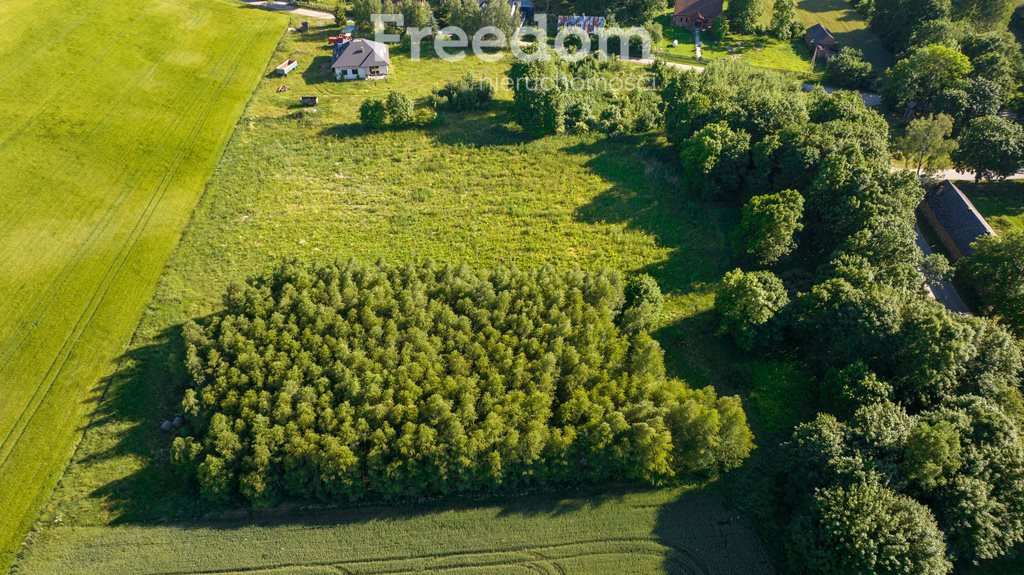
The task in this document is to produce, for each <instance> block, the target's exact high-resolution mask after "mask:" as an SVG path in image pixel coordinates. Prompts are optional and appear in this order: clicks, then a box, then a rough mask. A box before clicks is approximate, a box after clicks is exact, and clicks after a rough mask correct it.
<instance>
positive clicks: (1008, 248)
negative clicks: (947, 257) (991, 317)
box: [958, 232, 1024, 337]
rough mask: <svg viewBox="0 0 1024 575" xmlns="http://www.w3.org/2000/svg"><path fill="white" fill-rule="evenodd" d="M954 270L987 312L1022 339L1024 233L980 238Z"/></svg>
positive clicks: (1023, 321) (1023, 327)
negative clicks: (972, 289) (996, 317)
mask: <svg viewBox="0 0 1024 575" xmlns="http://www.w3.org/2000/svg"><path fill="white" fill-rule="evenodd" d="M974 248H975V250H976V251H975V252H974V254H973V255H972V256H970V257H969V258H966V259H965V260H962V261H961V262H960V264H959V266H958V271H959V273H960V276H961V277H963V278H964V279H965V280H967V281H968V282H969V283H970V284H971V286H973V287H974V289H975V291H977V292H978V295H979V296H980V297H981V300H982V302H983V303H984V304H985V305H986V306H988V307H989V309H990V310H991V312H992V313H993V314H995V315H997V316H998V317H1000V318H1002V320H1003V321H1004V322H1005V323H1006V325H1007V326H1009V328H1010V329H1011V330H1013V332H1014V333H1016V334H1017V336H1018V337H1024V233H1021V232H1011V233H1008V234H1005V235H1002V236H983V237H981V238H980V239H978V241H977V242H975V244H974Z"/></svg>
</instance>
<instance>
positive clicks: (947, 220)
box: [919, 180, 995, 260]
mask: <svg viewBox="0 0 1024 575" xmlns="http://www.w3.org/2000/svg"><path fill="white" fill-rule="evenodd" d="M919 209H920V211H921V214H922V215H923V216H924V219H925V220H926V221H927V222H928V224H929V225H930V226H931V227H932V229H934V230H935V233H936V234H938V236H939V240H940V241H941V242H942V245H943V246H944V247H945V248H946V251H947V252H949V255H950V256H951V257H952V259H953V260H958V259H960V258H962V257H965V256H970V255H972V254H973V253H974V249H973V248H971V244H972V243H974V241H975V240H977V239H978V238H979V237H981V236H986V235H992V236H994V235H995V231H994V230H993V229H992V226H990V225H988V222H987V221H985V217H984V216H982V215H981V213H980V212H978V209H977V208H975V207H974V204H972V203H971V200H970V199H968V198H967V196H966V195H964V193H963V192H962V191H960V188H958V187H956V185H955V184H953V182H951V181H949V180H945V181H944V182H942V183H941V184H939V185H937V186H935V187H933V188H932V189H930V190H928V192H927V193H926V194H925V196H924V201H923V202H921V206H920V208H919Z"/></svg>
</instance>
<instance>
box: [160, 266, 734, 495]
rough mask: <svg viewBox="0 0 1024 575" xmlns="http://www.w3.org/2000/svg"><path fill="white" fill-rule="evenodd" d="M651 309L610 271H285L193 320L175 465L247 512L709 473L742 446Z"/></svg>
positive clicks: (641, 291) (727, 408) (655, 298)
mask: <svg viewBox="0 0 1024 575" xmlns="http://www.w3.org/2000/svg"><path fill="white" fill-rule="evenodd" d="M660 306H661V292H660V290H658V288H657V284H656V283H654V282H653V280H652V279H650V278H647V277H639V278H631V279H630V280H629V281H628V282H623V280H622V278H621V276H620V275H619V274H618V273H615V272H598V273H583V272H578V271H564V272H562V271H555V270H554V269H550V268H548V269H540V270H536V271H531V272H525V271H517V270H514V269H506V268H498V269H495V270H492V271H489V272H474V271H470V270H468V269H466V268H463V267H447V266H436V265H432V264H425V265H420V266H407V267H391V266H387V265H383V264H378V265H375V266H366V265H360V264H356V263H351V262H350V263H337V264H333V265H327V266H323V267H314V268H307V267H303V266H300V265H297V264H295V263H284V264H282V265H281V266H280V267H279V268H278V269H276V270H275V271H274V272H273V273H272V274H270V275H269V276H267V277H261V278H256V279H253V280H250V281H249V282H247V283H245V284H237V285H233V286H232V287H231V288H230V289H229V290H228V292H227V294H226V295H225V298H224V309H223V311H221V312H219V313H217V314H215V315H213V316H211V317H209V318H207V319H205V320H203V321H202V323H201V324H197V323H190V324H188V325H187V326H186V328H185V330H184V332H185V340H186V343H187V360H186V363H187V367H188V371H189V373H190V374H191V377H192V378H193V386H192V387H191V388H190V389H188V390H187V392H186V393H185V397H184V399H183V401H182V406H183V408H184V411H185V412H186V413H187V415H188V418H189V420H190V423H191V426H192V427H191V431H190V432H189V434H188V435H185V436H182V437H179V438H176V439H175V441H174V449H173V454H174V460H175V461H176V462H177V463H178V464H179V465H180V466H182V468H184V469H186V470H188V471H189V473H191V474H194V477H195V479H196V480H197V482H198V484H199V489H200V491H201V493H202V495H203V497H205V498H208V499H214V500H216V499H226V498H234V497H238V496H241V497H242V498H244V499H246V500H248V501H250V502H252V503H253V504H257V505H262V504H269V503H272V502H275V501H278V500H280V499H281V498H284V497H291V498H301V499H322V500H359V499H364V498H376V499H395V498H404V497H417V496H424V495H436V494H446V493H454V492H466V491H483V490H494V489H499V488H517V487H522V486H529V485H549V484H557V483H579V482H600V481H608V480H638V481H646V482H661V481H665V480H669V479H671V478H674V477H682V476H694V475H696V476H713V475H715V474H717V473H719V472H721V471H723V470H727V469H730V468H733V467H735V466H737V465H739V464H740V463H741V462H742V461H743V460H744V459H745V457H746V456H747V454H748V452H749V451H750V449H751V447H752V444H751V434H750V431H749V429H748V428H747V425H746V421H745V419H744V414H743V411H742V409H741V408H740V405H739V402H738V400H737V399H736V398H729V397H721V398H717V397H715V395H714V393H713V391H711V390H710V389H704V390H691V389H688V388H686V387H685V386H683V385H682V384H681V383H680V382H677V381H672V380H668V379H666V376H665V370H664V366H663V359H662V351H661V348H660V347H659V346H658V344H657V342H655V341H654V340H653V339H652V338H651V337H650V335H648V333H647V329H649V328H650V326H651V325H652V323H653V321H654V320H655V318H656V316H657V314H658V312H659V310H660Z"/></svg>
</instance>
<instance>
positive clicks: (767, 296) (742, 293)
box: [715, 269, 789, 349]
mask: <svg viewBox="0 0 1024 575" xmlns="http://www.w3.org/2000/svg"><path fill="white" fill-rule="evenodd" d="M788 303H789V294H787V293H786V286H784V285H783V284H782V280H780V279H779V278H778V277H776V276H775V275H774V274H772V273H771V272H768V271H754V272H744V271H742V270H739V269H736V270H733V271H731V272H729V273H727V274H725V277H724V278H722V286H721V288H720V290H719V292H718V297H717V298H716V299H715V309H716V310H717V311H718V315H719V317H720V323H719V328H718V333H719V334H720V335H729V336H731V337H732V338H733V340H734V341H735V342H736V345H738V346H739V347H741V348H743V349H752V348H753V347H754V346H755V345H756V344H758V343H761V344H765V345H767V344H770V343H772V342H773V341H774V339H775V336H776V334H775V333H774V332H773V329H772V327H773V326H772V323H771V322H772V319H773V318H774V317H775V316H776V314H778V313H779V311H781V310H782V308H784V307H786V304H788Z"/></svg>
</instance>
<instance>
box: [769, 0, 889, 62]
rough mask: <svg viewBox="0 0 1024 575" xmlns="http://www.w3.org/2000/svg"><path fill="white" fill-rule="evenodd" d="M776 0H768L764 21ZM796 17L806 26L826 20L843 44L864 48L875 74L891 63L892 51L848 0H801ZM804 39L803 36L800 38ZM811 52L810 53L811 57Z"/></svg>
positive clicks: (822, 22) (824, 22) (828, 26)
mask: <svg viewBox="0 0 1024 575" xmlns="http://www.w3.org/2000/svg"><path fill="white" fill-rule="evenodd" d="M774 3H775V2H774V0H767V1H766V2H765V15H766V16H765V20H764V21H765V23H767V22H768V18H769V15H770V14H771V9H772V6H773V5H774ZM796 17H797V18H798V19H799V20H800V22H801V23H802V24H803V25H804V26H805V27H810V26H813V25H815V24H817V23H819V22H820V23H821V24H824V25H825V27H826V28H828V29H829V30H830V31H831V32H832V34H833V35H835V37H836V39H837V40H839V44H840V45H841V46H850V47H853V48H857V49H859V50H861V51H863V52H864V58H865V59H866V60H867V61H868V62H871V64H872V66H874V68H875V73H876V74H882V73H884V72H885V70H886V69H887V68H888V67H889V66H891V65H892V63H893V62H892V54H890V53H889V50H888V48H886V47H885V45H884V44H882V41H881V40H879V39H878V36H875V34H874V32H872V31H871V30H869V29H868V22H867V20H865V19H864V17H863V16H861V15H860V13H859V12H857V11H856V10H855V9H854V8H853V6H851V5H850V4H849V2H847V1H846V0H799V2H798V3H797V6H796ZM799 40H800V42H801V43H803V37H800V38H799ZM809 60H810V55H809V53H808V61H809Z"/></svg>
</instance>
